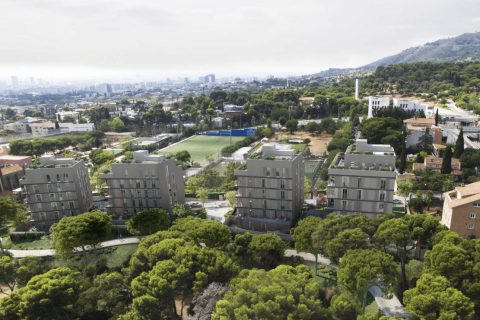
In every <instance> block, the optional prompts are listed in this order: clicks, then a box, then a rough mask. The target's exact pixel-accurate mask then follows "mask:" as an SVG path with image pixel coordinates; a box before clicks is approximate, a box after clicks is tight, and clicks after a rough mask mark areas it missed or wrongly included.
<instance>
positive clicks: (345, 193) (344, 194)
mask: <svg viewBox="0 0 480 320" xmlns="http://www.w3.org/2000/svg"><path fill="white" fill-rule="evenodd" d="M342 199H347V189H342Z"/></svg>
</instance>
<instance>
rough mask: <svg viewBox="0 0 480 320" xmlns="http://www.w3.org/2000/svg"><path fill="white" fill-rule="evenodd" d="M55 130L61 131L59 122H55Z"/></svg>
mask: <svg viewBox="0 0 480 320" xmlns="http://www.w3.org/2000/svg"><path fill="white" fill-rule="evenodd" d="M55 129H60V125H59V124H58V122H57V121H55Z"/></svg>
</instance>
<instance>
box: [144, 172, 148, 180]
mask: <svg viewBox="0 0 480 320" xmlns="http://www.w3.org/2000/svg"><path fill="white" fill-rule="evenodd" d="M145 179H148V170H145Z"/></svg>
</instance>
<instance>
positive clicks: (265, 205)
mask: <svg viewBox="0 0 480 320" xmlns="http://www.w3.org/2000/svg"><path fill="white" fill-rule="evenodd" d="M263 207H264V208H267V200H263Z"/></svg>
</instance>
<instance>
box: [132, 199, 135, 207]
mask: <svg viewBox="0 0 480 320" xmlns="http://www.w3.org/2000/svg"><path fill="white" fill-rule="evenodd" d="M132 207H135V199H133V200H132Z"/></svg>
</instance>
